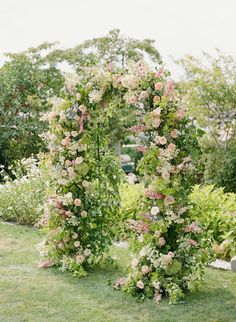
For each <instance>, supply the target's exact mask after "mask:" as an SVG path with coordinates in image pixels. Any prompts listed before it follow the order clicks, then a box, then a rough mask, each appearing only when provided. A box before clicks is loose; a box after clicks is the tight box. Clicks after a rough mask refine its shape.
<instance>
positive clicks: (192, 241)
mask: <svg viewBox="0 0 236 322" xmlns="http://www.w3.org/2000/svg"><path fill="white" fill-rule="evenodd" d="M187 242H188V244H189V245H190V246H197V242H196V241H195V240H193V239H188V240H187Z"/></svg>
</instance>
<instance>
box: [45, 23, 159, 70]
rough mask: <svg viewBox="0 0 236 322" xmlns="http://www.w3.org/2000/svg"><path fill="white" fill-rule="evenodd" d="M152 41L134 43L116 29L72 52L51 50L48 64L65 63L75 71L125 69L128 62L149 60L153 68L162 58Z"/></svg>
mask: <svg viewBox="0 0 236 322" xmlns="http://www.w3.org/2000/svg"><path fill="white" fill-rule="evenodd" d="M154 42H155V41H154V40H151V39H144V40H137V39H132V38H127V37H124V36H122V35H121V33H120V30H119V29H113V30H111V31H109V33H108V34H107V35H106V36H105V37H101V38H93V39H90V40H86V41H84V42H83V43H82V44H79V45H77V46H75V47H74V48H70V49H66V50H54V51H53V52H51V53H50V54H49V55H48V57H47V59H48V60H49V61H53V62H55V61H58V62H62V61H67V62H68V63H69V64H71V65H72V66H74V67H75V68H76V69H77V70H81V68H82V67H84V66H94V65H104V64H108V63H112V64H114V65H116V66H118V67H126V66H127V62H128V61H129V60H131V61H139V60H142V59H144V58H146V56H147V58H148V60H149V61H151V62H152V63H154V64H160V63H161V62H162V61H161V56H160V53H159V51H158V50H157V49H156V48H155V46H154Z"/></svg>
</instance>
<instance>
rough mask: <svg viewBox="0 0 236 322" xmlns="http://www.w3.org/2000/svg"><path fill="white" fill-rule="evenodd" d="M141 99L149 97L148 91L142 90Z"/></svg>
mask: <svg viewBox="0 0 236 322" xmlns="http://www.w3.org/2000/svg"><path fill="white" fill-rule="evenodd" d="M139 97H140V99H146V98H148V92H147V91H142V92H141V93H140V96H139Z"/></svg>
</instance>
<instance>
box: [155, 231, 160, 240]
mask: <svg viewBox="0 0 236 322" xmlns="http://www.w3.org/2000/svg"><path fill="white" fill-rule="evenodd" d="M155 236H156V237H157V238H159V237H161V232H160V231H159V230H156V231H155Z"/></svg>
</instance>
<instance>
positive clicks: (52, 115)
mask: <svg viewBox="0 0 236 322" xmlns="http://www.w3.org/2000/svg"><path fill="white" fill-rule="evenodd" d="M56 116H57V113H56V112H54V111H52V112H50V113H49V114H48V118H49V120H50V121H51V120H53V119H55V117H56Z"/></svg>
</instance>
